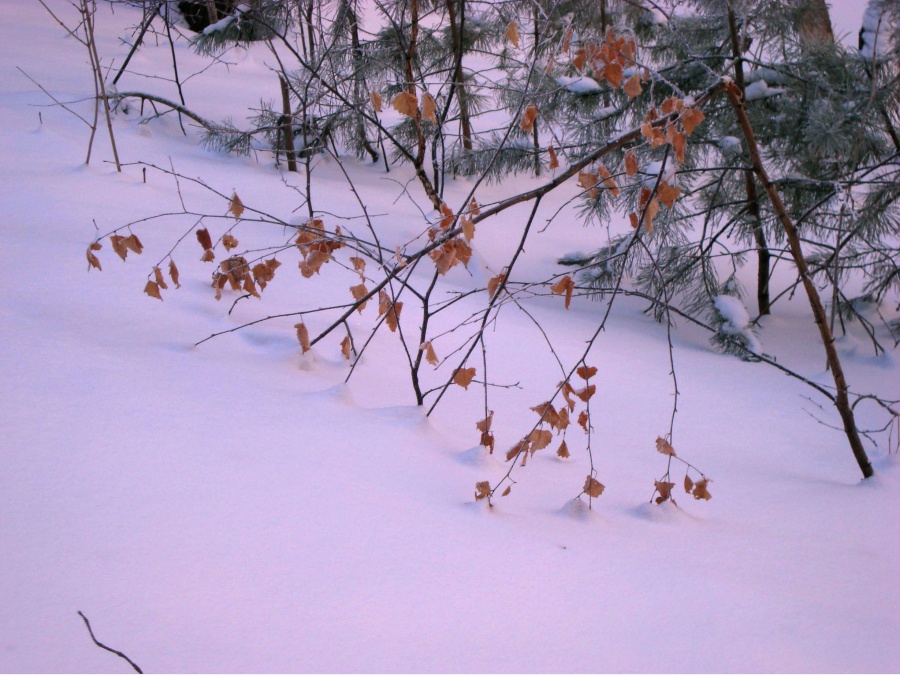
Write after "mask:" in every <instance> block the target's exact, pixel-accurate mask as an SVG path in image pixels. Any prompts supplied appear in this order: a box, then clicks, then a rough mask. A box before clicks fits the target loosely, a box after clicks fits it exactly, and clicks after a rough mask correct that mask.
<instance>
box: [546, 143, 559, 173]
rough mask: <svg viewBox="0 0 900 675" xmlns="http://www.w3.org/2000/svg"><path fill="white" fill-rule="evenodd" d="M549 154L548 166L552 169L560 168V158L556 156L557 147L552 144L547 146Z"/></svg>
mask: <svg viewBox="0 0 900 675" xmlns="http://www.w3.org/2000/svg"><path fill="white" fill-rule="evenodd" d="M547 154H548V155H550V164H548V165H547V168H548V169H550V170H551V171H552V170H553V169H556V168H559V159H558V158H557V156H556V148H554V147H553V146H552V145H551V146H550V147H548V148H547Z"/></svg>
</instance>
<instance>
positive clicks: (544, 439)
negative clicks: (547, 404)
mask: <svg viewBox="0 0 900 675" xmlns="http://www.w3.org/2000/svg"><path fill="white" fill-rule="evenodd" d="M552 440H553V434H551V433H550V432H549V431H547V430H546V429H535V430H534V431H532V432H531V433H530V434H528V451H529V452H530V453H531V454H532V455H533V454H534V453H535V452H537V451H538V450H543V449H544V448H546V447H547V446H548V445H550V441H552Z"/></svg>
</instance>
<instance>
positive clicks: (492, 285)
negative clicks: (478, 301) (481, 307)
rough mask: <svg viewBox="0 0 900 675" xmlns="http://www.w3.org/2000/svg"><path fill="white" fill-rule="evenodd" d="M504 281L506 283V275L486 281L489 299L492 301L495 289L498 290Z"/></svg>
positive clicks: (499, 275)
mask: <svg viewBox="0 0 900 675" xmlns="http://www.w3.org/2000/svg"><path fill="white" fill-rule="evenodd" d="M504 281H506V274H498V275H497V276H495V277H493V278H492V279H491V280H490V281H488V285H487V292H488V297H489V298H490V299H492V300H493V299H494V294H495V293H496V292H497V289H498V288H500V286H501V285H502V284H503V282H504Z"/></svg>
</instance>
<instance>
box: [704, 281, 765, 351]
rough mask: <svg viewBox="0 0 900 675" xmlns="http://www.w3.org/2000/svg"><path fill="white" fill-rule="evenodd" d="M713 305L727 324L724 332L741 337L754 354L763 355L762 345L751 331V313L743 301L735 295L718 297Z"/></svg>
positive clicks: (723, 327)
mask: <svg viewBox="0 0 900 675" xmlns="http://www.w3.org/2000/svg"><path fill="white" fill-rule="evenodd" d="M713 305H715V308H716V311H717V312H718V313H719V316H721V317H722V319H723V321H724V322H725V323H724V325H723V326H722V331H723V332H724V333H727V334H728V335H736V336H740V337H741V338H742V339H743V342H744V345H745V346H746V347H747V349H749V350H750V351H751V352H753V353H754V354H761V353H762V345H760V343H759V340H758V339H757V337H756V336H755V335H754V334H753V332H752V330H751V327H750V313H749V312H748V311H747V308H746V307H745V306H744V303H743V302H741V299H740V298H737V297H735V296H733V295H717V296H716V298H715V300H713Z"/></svg>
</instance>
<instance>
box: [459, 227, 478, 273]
mask: <svg viewBox="0 0 900 675" xmlns="http://www.w3.org/2000/svg"><path fill="white" fill-rule="evenodd" d="M461 225H462V233H463V237H465V239H466V241H472V239H474V238H475V223H473V222H472V221H471V220H469V219H468V218H463V219H462V222H461ZM463 264H465V263H463Z"/></svg>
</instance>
